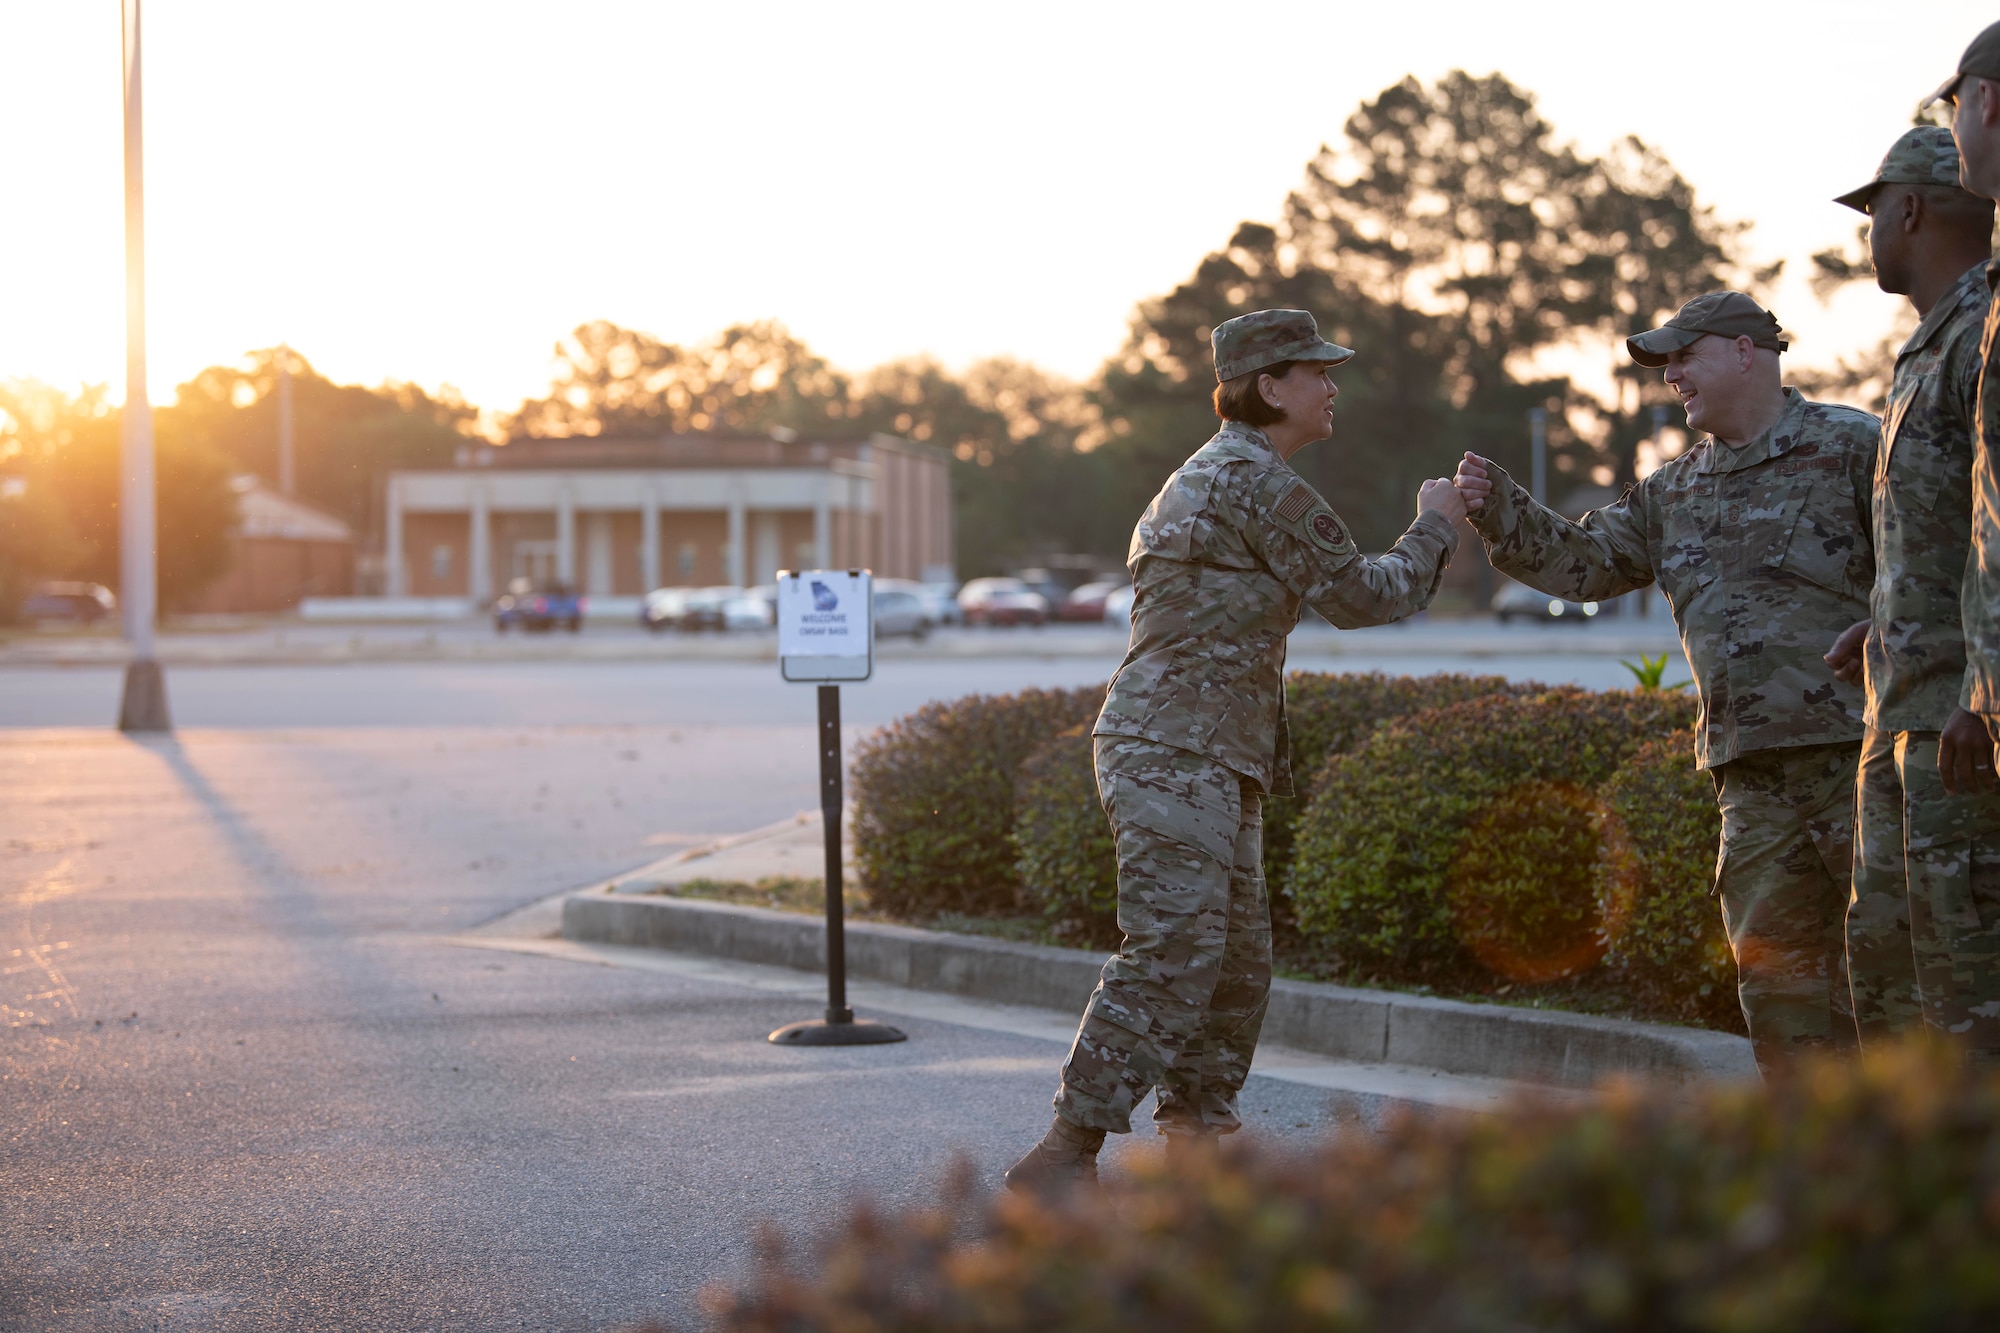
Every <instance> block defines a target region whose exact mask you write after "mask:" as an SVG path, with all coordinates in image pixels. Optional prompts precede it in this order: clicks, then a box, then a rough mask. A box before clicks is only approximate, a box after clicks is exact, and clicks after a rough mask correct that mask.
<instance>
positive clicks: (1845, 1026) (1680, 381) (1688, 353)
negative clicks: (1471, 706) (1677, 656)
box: [1458, 292, 1880, 1073]
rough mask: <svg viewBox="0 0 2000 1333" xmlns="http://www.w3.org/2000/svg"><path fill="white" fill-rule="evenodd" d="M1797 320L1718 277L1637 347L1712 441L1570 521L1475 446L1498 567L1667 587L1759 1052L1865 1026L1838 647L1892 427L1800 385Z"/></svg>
mask: <svg viewBox="0 0 2000 1333" xmlns="http://www.w3.org/2000/svg"><path fill="white" fill-rule="evenodd" d="M1786 346H1787V340H1786V338H1785V335H1784V330H1783V329H1782V328H1780V327H1779V324H1778V321H1777V320H1776V319H1775V318H1774V317H1773V316H1772V315H1771V313H1770V312H1769V311H1768V310H1766V309H1764V307H1762V306H1761V305H1759V304H1757V302H1756V301H1754V300H1752V299H1751V298H1750V297H1749V296H1747V295H1745V294H1744V293H1742V292H1711V293H1709V294H1707V295H1705V296H1697V297H1695V298H1694V299H1693V300H1692V301H1689V302H1688V303H1687V304H1686V305H1684V306H1682V307H1681V309H1680V311H1679V313H1678V314H1676V315H1675V316H1674V317H1673V318H1672V319H1670V320H1668V321H1667V322H1666V323H1665V324H1664V325H1662V326H1661V327H1659V328H1656V329H1649V330H1647V331H1646V332H1644V333H1639V334H1635V335H1633V336H1632V337H1631V338H1630V339H1628V340H1627V341H1626V347H1627V349H1628V350H1629V351H1630V352H1631V355H1632V359H1633V360H1634V361H1637V362H1638V363H1639V364H1640V365H1642V366H1654V367H1659V368H1661V369H1662V370H1663V371H1664V374H1665V378H1666V382H1667V384H1668V386H1669V387H1670V388H1672V389H1673V390H1674V392H1675V393H1676V394H1677V395H1679V397H1680V400H1681V403H1682V405H1683V406H1684V407H1685V408H1686V410H1687V419H1688V425H1689V426H1691V427H1692V428H1693V429H1695V430H1697V431H1703V432H1706V433H1707V435H1708V438H1707V439H1704V440H1702V441H1701V442H1700V443H1699V444H1697V445H1695V446H1694V447H1693V448H1691V449H1689V450H1688V451H1687V452H1685V453H1683V454H1682V455H1680V456H1679V457H1678V458H1675V459H1673V460H1672V461H1671V462H1669V463H1667V464H1665V465H1664V466H1662V467H1661V468H1660V469H1659V470H1658V471H1656V472H1654V473H1652V474H1651V475H1650V476H1647V477H1645V478H1643V479H1641V480H1640V481H1639V482H1638V483H1637V484H1636V485H1634V486H1632V487H1631V489H1629V490H1627V491H1626V492H1625V494H1624V496H1623V497H1622V498H1620V499H1619V500H1618V501H1617V503H1615V504H1611V505H1607V506H1606V507H1605V508H1603V509H1598V510H1595V511H1593V512H1591V513H1588V514H1585V515H1584V516H1583V517H1582V518H1581V519H1578V520H1575V521H1571V520H1569V519H1566V518H1564V517H1562V515H1560V514H1558V513H1556V512H1555V511H1554V510H1552V509H1549V508H1546V507H1545V506H1543V505H1540V504H1537V503H1536V502H1535V500H1534V499H1533V498H1532V497H1530V496H1529V495H1528V493H1527V492H1526V491H1525V490H1523V489H1522V488H1521V487H1520V486H1519V485H1517V484H1515V482H1514V481H1513V480H1512V478H1510V477H1508V475H1507V474H1506V472H1505V471H1504V470H1503V469H1501V468H1500V467H1499V466H1498V465H1496V464H1494V463H1492V462H1489V461H1488V460H1486V459H1484V458H1481V457H1480V456H1479V455H1477V454H1470V453H1469V454H1467V455H1466V456H1465V461H1464V462H1463V463H1462V464H1460V465H1459V470H1458V486H1459V490H1460V492H1461V493H1462V494H1463V495H1464V496H1465V499H1466V507H1467V508H1468V509H1469V510H1471V511H1472V524H1473V527H1474V529H1475V530H1477V531H1478V533H1479V535H1480V537H1481V538H1482V539H1483V540H1484V541H1485V542H1486V545H1487V550H1488V553H1489V555H1490V556H1491V558H1492V561H1493V567H1494V568H1495V569H1498V570H1499V571H1500V572H1501V573H1503V574H1508V575H1511V576H1513V577H1514V578H1516V579H1518V580H1520V581H1521V582H1523V583H1526V584H1528V585H1529V586H1530V587H1533V588H1539V589H1541V590H1542V591H1543V592H1546V593H1548V594H1550V595H1551V596H1556V597H1569V598H1574V599H1577V600H1579V601H1581V600H1586V599H1596V600H1599V601H1602V600H1604V599H1606V598H1610V597H1616V596H1618V595H1619V594H1620V593H1624V592H1630V591H1631V590H1633V589H1635V588H1643V587H1646V586H1647V585H1648V584H1655V583H1656V584H1658V585H1659V587H1660V590H1661V591H1662V592H1663V593H1665V594H1666V597H1667V601H1668V603H1669V604H1670V605H1671V606H1672V607H1673V612H1674V619H1675V621H1676V622H1677V624H1678V625H1679V626H1680V632H1681V646H1682V649H1683V650H1684V651H1685V652H1686V654H1687V660H1688V665H1689V667H1690V669H1691V670H1692V671H1693V673H1694V683H1695V688H1696V690H1697V691H1698V692H1699V697H1700V703H1701V712H1700V715H1699V717H1698V718H1697V720H1696V723H1695V734H1694V750H1695V762H1696V764H1697V765H1698V766H1699V767H1701V768H1704V769H1707V770H1709V771H1710V773H1711V774H1712V775H1713V776H1714V778H1715V782H1716V793H1717V800H1718V802H1719V803H1720V805H1721V807H1722V846H1721V850H1720V854H1719V855H1718V857H1717V866H1716V891H1717V893H1718V895H1719V896H1720V898H1721V900H1722V919H1723V925H1724V927H1725V928H1726V929H1727V931H1728V934H1729V941H1730V945H1731V948H1732V949H1733V950H1734V952H1735V955H1736V966H1737V982H1738V987H1737V988H1738V993H1739V996H1740V998H1741V1000H1742V1003H1743V1014H1744V1018H1745V1020H1746V1021H1747V1022H1748V1024H1749V1027H1750V1038H1751V1042H1752V1044H1753V1045H1754V1047H1755V1049H1756V1053H1757V1063H1758V1065H1759V1067H1760V1068H1762V1069H1763V1070H1764V1071H1765V1072H1766V1073H1770V1072H1772V1071H1774V1070H1776V1069H1778V1068H1781V1067H1783V1066H1784V1065H1786V1064H1788V1063H1790V1061H1791V1060H1792V1059H1793V1057H1795V1056H1797V1055H1798V1054H1800V1053H1801V1052H1803V1051H1806V1050H1809V1049H1812V1048H1817V1047H1829V1046H1832V1047H1847V1046H1852V1045H1853V1044H1854V1041H1855V1032H1854V1017H1853V1011H1852V1001H1851V997H1850V995H1849V991H1848V985H1847V978H1846V975H1845V938H1844V917H1845V912H1846V907H1847V896H1848V887H1849V882H1850V878H1851V874H1852V859H1853V854H1852V838H1853V834H1852V827H1853V808H1854V772H1855V763H1856V760H1857V758H1858V757H1859V754H1860V748H1861V747H1860V741H1861V730H1862V728H1861V715H1862V695H1861V692H1860V690H1858V689H1856V688H1855V687H1854V686H1852V685H1849V684H1847V683H1845V682H1843V681H1841V680H1839V679H1837V678H1836V677H1835V675H1834V672H1833V669H1832V667H1831V666H1829V665H1828V663H1827V662H1826V660H1825V658H1824V657H1823V656H1822V654H1823V653H1824V652H1825V651H1826V645H1827V644H1828V643H1830V642H1831V641H1832V640H1833V638H1834V637H1835V636H1836V635H1838V634H1839V633H1840V632H1841V631H1842V630H1844V629H1846V628H1847V627H1848V626H1849V625H1851V624H1853V623H1854V621H1856V620H1857V619H1859V618H1861V617H1862V616H1863V615H1865V614H1866V612H1867V608H1868V589H1869V585H1870V584H1871V583H1872V582H1873V580H1874V576H1875V560H1874V552H1873V549H1872V547H1871V545H1870V542H1869V528H1868V492H1869V481H1870V473H1871V469H1872V467H1873V464H1874V459H1875V439H1876V435H1877V433H1878V431H1879V428H1880V423H1879V422H1878V421H1877V420H1876V419H1875V418H1874V417H1872V416H1870V415H1869V414H1868V413H1866V412H1859V411H1856V410H1855V409H1853V408H1848V407H1838V406H1833V405H1831V404H1827V403H1815V402H1811V401H1809V400H1807V399H1806V398H1804V397H1802V396H1801V395H1800V394H1799V392H1798V391H1797V390H1796V389H1788V388H1786V387H1784V384H1783V380H1782V378H1781V376H1780V372H1779V366H1778V358H1779V355H1780V354H1781V353H1782V352H1784V351H1785V349H1786Z"/></svg>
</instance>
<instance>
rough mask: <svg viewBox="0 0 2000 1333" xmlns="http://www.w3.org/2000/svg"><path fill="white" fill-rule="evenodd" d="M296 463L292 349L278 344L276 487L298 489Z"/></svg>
mask: <svg viewBox="0 0 2000 1333" xmlns="http://www.w3.org/2000/svg"><path fill="white" fill-rule="evenodd" d="M296 467H297V464H296V463H294V462H293V454H292V349H291V348H289V347H287V346H285V345H284V344H283V343H279V344H278V489H279V490H280V491H282V492H284V493H285V494H286V495H293V494H296V493H297V490H298V473H297V471H296Z"/></svg>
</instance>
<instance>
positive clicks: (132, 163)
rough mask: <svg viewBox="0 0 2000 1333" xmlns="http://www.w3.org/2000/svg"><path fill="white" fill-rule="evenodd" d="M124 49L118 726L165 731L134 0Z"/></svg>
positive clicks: (126, 8)
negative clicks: (124, 661) (121, 673)
mask: <svg viewBox="0 0 2000 1333" xmlns="http://www.w3.org/2000/svg"><path fill="white" fill-rule="evenodd" d="M122 18H123V20H124V56H125V413H124V418H123V422H122V427H123V428H122V430H121V432H120V440H119V455H120V458H119V473H120V475H119V491H118V572H119V581H120V586H119V589H118V599H119V603H120V605H121V606H122V607H123V609H124V625H125V639H126V642H128V643H130V644H131V645H132V660H131V662H130V663H129V664H128V665H127V666H126V668H125V697H124V699H123V701H122V702H121V703H120V705H119V709H118V729H119V730H120V731H169V730H171V729H172V725H171V724H170V723H169V722H168V721H167V683H166V678H165V677H164V676H163V675H162V674H161V673H160V663H159V661H158V659H157V658H155V657H154V655H153V621H154V619H155V615H156V609H155V608H156V605H157V602H158V598H159V575H158V570H157V569H156V567H155V561H154V558H155V553H156V549H155V548H156V546H157V543H158V533H157V518H156V514H155V508H154V506H155V500H154V487H153V406H152V404H151V402H149V401H148V400H147V397H146V182H145V149H144V142H143V135H142V133H141V131H142V129H143V127H144V123H145V117H144V114H143V112H142V110H141V103H140V77H139V0H123V5H122Z"/></svg>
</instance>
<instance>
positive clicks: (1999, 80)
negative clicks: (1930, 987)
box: [1925, 23, 2000, 1053]
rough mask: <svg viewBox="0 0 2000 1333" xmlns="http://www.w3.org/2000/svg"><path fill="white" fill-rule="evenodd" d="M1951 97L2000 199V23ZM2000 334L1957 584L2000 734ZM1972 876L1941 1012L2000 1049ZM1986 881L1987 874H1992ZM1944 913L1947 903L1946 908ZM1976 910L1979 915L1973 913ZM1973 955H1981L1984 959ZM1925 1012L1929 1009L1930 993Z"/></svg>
mask: <svg viewBox="0 0 2000 1333" xmlns="http://www.w3.org/2000/svg"><path fill="white" fill-rule="evenodd" d="M1940 100H1945V101H1949V102H1950V103H1951V104H1952V118H1951V135H1952V141H1953V144H1954V146H1955V147H1956V148H1957V150H1958V172H1959V175H1958V180H1959V184H1960V185H1962V186H1963V187H1964V188H1965V189H1966V190H1968V191H1970V192H1971V193H1973V194H1976V195H1978V196H1979V197H1980V198H1982V199H1988V200H1995V199H2000V23H1994V24H1990V25H1989V26H1988V27H1987V28H1986V29H1985V30H1984V31H1982V32H1981V33H1980V34H1979V35H1978V36H1977V37H1975V38H1973V39H1972V44H1971V45H1970V46H1968V47H1966V48H1965V53H1964V54H1963V55H1962V56H1960V57H1959V61H1958V69H1957V70H1956V71H1955V72H1953V74H1952V76H1951V77H1950V78H1949V79H1946V80H1945V81H1944V83H1943V84H1942V85H1940V86H1939V88H1938V89H1937V91H1936V92H1934V93H1932V94H1931V96H1930V97H1929V98H1928V99H1926V102H1925V105H1929V104H1930V103H1932V102H1937V101H1940ZM1986 286H1987V290H1988V292H1989V293H1990V292H1992V291H1993V290H1994V289H1995V288H1996V287H2000V265H1995V264H1992V263H1989V264H1988V266H1987V269H1986ZM1996 335H2000V301H1990V302H1989V304H1988V306H1987V313H1986V323H1985V326H1984V328H1983V329H1982V331H1981V333H1980V341H1979V387H1978V391H1977V394H1976V398H1975V411H1976V418H1975V426H1974V430H1975V438H1974V447H1973V456H1972V553H1971V556H1970V558H1969V559H1967V561H1966V566H1965V585H1964V589H1963V591H1962V593H1961V600H1960V610H1961V614H1962V616H1963V624H1964V633H1965V649H1966V671H1965V685H1964V688H1963V690H1962V691H1961V692H1960V695H1959V700H1958V702H1959V706H1960V707H1962V708H1965V709H1967V710H1968V711H1970V712H1973V713H1976V714H1978V715H1979V717H1980V719H1981V720H1982V721H1983V722H1984V723H1985V724H1986V730H1987V733H1988V735H1990V736H2000V466H1996V460H1995V458H1994V450H1995V449H1996V448H2000V380H1996V374H1997V373H2000V367H1996V365H1995V362H1994V343H1995V340H1996ZM1976 869H1977V868H1976V867H1975V873H1974V874H1973V875H1972V876H1971V878H1970V882H1969V883H1968V884H1967V885H1966V888H1967V889H1968V890H1969V891H1970V892H1971V893H1972V894H1973V895H1974V901H1971V902H1957V903H1947V904H1945V905H1944V907H1945V908H1946V909H1947V910H1949V912H1950V913H1951V915H1953V916H1954V917H1956V919H1957V927H1956V929H1955V930H1954V933H1953V948H1954V949H1955V950H1956V951H1957V952H1958V954H1959V956H1960V958H1961V959H1962V961H1960V962H1958V963H1955V964H1954V965H1953V968H1952V975H1951V976H1950V978H1949V981H1950V985H1951V989H1950V992H1949V994H1948V997H1947V999H1946V1002H1945V1004H1944V1011H1943V1013H1942V1014H1941V1017H1942V1018H1943V1019H1944V1020H1945V1026H1946V1028H1947V1030H1950V1031H1953V1032H1955V1034H1956V1035H1958V1036H1959V1037H1960V1038H1962V1039H1964V1040H1965V1041H1966V1042H1967V1043H1968V1044H1969V1045H1970V1046H1971V1047H1972V1048H1973V1049H1974V1050H1976V1051H1980V1052H1982V1053H1983V1052H1991V1051H1994V1050H1995V1049H1996V1048H2000V1034H1996V1032H1995V1030H1994V1029H1995V1027H1996V1025H2000V976H1996V972H2000V947H1996V944H2000V941H1995V942H1992V943H1983V944H1982V943H1981V942H1980V937H1981V936H1985V937H1987V938H1988V940H1992V938H1993V936H1994V934H1995V933H1996V932H2000V900H1996V899H1995V898H1994V897H1992V896H1991V895H1992V888H1991V887H1989V886H1988V885H1985V884H1982V882H1981V881H1982V880H1984V879H1985V878H1986V877H1985V876H1982V875H1980V874H1978V873H1976ZM1989 883H1990V882H1989ZM1939 915H1940V916H1941V917H1942V916H1943V915H1944V912H1942V911H1941V912H1940V914H1939ZM1975 918H1976V920H1975ZM1975 955H1983V956H1984V959H1985V962H1984V964H1983V966H1981V965H1977V963H1976V959H1975ZM1925 998H1926V1009H1925V1012H1926V1017H1927V1018H1928V1017H1929V1016H1930V1011H1929V1004H1928V996H1926V997H1925Z"/></svg>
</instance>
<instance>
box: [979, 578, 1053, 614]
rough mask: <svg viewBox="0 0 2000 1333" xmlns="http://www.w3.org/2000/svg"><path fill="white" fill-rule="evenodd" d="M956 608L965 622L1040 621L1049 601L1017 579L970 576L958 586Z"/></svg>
mask: <svg viewBox="0 0 2000 1333" xmlns="http://www.w3.org/2000/svg"><path fill="white" fill-rule="evenodd" d="M958 609H959V610H960V611H962V612H964V614H965V623H966V624H968V625H1041V624H1044V623H1046V622H1047V621H1048V618H1049V602H1048V599H1047V598H1046V597H1043V596H1042V595H1041V594H1040V593H1038V592H1030V591H1029V590H1028V588H1027V585H1025V584H1023V583H1022V582H1021V580H1019V579H1013V578H992V579H974V580H972V582H970V583H968V584H966V585H965V586H964V587H963V588H961V589H959V593H958Z"/></svg>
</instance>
